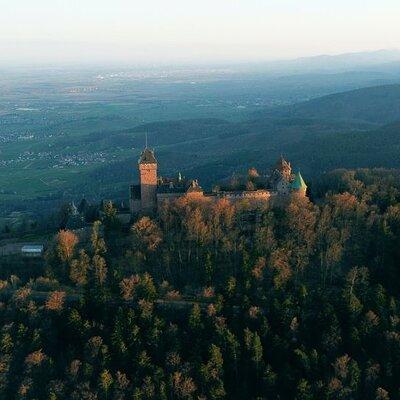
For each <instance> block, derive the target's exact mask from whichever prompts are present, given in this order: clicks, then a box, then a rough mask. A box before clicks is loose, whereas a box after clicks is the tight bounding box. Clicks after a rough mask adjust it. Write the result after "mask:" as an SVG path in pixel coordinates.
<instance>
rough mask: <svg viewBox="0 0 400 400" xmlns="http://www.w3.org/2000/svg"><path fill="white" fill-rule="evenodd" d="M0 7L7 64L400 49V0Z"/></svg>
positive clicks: (20, 1) (225, 59) (0, 41)
mask: <svg viewBox="0 0 400 400" xmlns="http://www.w3.org/2000/svg"><path fill="white" fill-rule="evenodd" d="M0 4H1V13H0V51H1V54H2V57H1V58H0V64H1V65H6V64H7V65H13V64H15V65H22V64H32V65H40V64H54V65H59V64H64V63H67V64H68V63H69V64H95V63H125V64H132V63H134V64H159V65H162V64H205V63H234V62H266V61H275V60H288V59H295V58H299V57H310V56H317V55H321V54H324V55H335V54H342V53H352V52H364V51H374V50H379V49H399V48H400V25H399V24H398V21H397V19H398V18H397V16H398V15H400V4H399V3H398V2H396V1H394V0H383V1H376V0H363V1H361V0H352V1H347V2H346V1H344V0H340V1H336V2H334V3H333V2H331V1H327V0H322V1H321V0H319V1H317V0H311V1H309V2H307V4H299V3H298V2H296V1H294V0H282V1H279V2H276V1H261V0H248V1H244V0H238V1H228V0H220V1H218V2H215V1H214V2H213V1H212V0H205V1H203V2H201V4H200V3H199V2H195V1H183V0H172V1H169V2H162V1H161V0H149V1H147V2H145V3H143V2H140V1H136V0H133V1H127V0H115V1H114V2H112V3H110V2H109V1H106V0H98V1H95V0H85V1H81V2H78V1H66V0H53V1H50V0H38V1H36V2H30V1H28V0H14V1H7V0H3V1H0Z"/></svg>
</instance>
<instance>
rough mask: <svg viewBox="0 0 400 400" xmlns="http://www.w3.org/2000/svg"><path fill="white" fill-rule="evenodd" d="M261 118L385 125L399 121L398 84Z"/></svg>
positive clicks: (328, 98) (318, 100) (287, 108)
mask: <svg viewBox="0 0 400 400" xmlns="http://www.w3.org/2000/svg"><path fill="white" fill-rule="evenodd" d="M265 115H267V116H270V117H277V116H278V117H281V118H282V117H284V118H313V119H319V120H325V119H326V120H336V121H338V120H348V121H352V122H357V121H358V122H361V121H363V122H369V123H373V124H388V123H392V122H395V121H398V120H400V84H394V85H384V86H374V87H367V88H362V89H356V90H351V91H348V92H342V93H336V94H331V95H328V96H324V97H318V98H316V99H312V100H309V101H306V102H302V103H298V104H294V105H290V106H285V107H280V108H277V109H275V110H272V111H271V110H269V111H267V112H266V113H265Z"/></svg>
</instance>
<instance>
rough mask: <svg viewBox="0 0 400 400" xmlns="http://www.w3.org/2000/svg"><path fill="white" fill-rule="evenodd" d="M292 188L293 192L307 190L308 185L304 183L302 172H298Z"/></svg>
mask: <svg viewBox="0 0 400 400" xmlns="http://www.w3.org/2000/svg"><path fill="white" fill-rule="evenodd" d="M290 187H291V188H292V189H293V190H307V185H306V183H305V182H304V179H303V177H302V176H301V174H300V171H299V172H297V174H296V176H295V178H294V181H293V182H292V184H291V185H290Z"/></svg>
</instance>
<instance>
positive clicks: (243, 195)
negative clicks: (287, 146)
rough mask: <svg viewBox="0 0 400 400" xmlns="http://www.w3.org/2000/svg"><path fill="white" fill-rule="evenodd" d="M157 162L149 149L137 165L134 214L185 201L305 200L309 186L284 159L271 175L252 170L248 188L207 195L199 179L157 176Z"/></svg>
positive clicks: (131, 203) (229, 189) (247, 182)
mask: <svg viewBox="0 0 400 400" xmlns="http://www.w3.org/2000/svg"><path fill="white" fill-rule="evenodd" d="M157 167H158V163H157V159H156V157H155V155H154V151H153V150H150V149H149V148H148V147H147V146H146V148H145V149H144V150H143V152H142V153H141V156H140V158H139V161H138V168H139V180H140V181H139V184H138V185H131V187H130V211H131V214H137V213H151V212H153V211H155V210H157V209H158V208H159V207H160V206H161V205H162V204H163V202H165V201H168V200H173V199H177V198H179V197H186V198H188V199H191V200H196V201H216V200H218V199H221V198H226V199H228V200H230V201H237V200H243V199H247V200H249V201H251V202H258V203H260V202H261V203H263V202H268V201H271V200H272V201H276V200H282V199H285V198H288V197H289V196H291V195H296V196H301V197H305V196H306V191H307V185H306V184H305V182H304V180H303V178H302V176H301V174H300V172H297V173H296V174H293V173H292V167H291V165H290V163H289V162H287V161H286V160H285V159H284V158H283V157H282V156H281V157H280V159H279V160H278V162H277V163H276V165H275V166H274V167H273V168H272V170H271V171H270V173H269V174H265V175H259V174H258V172H257V171H256V170H255V169H254V168H252V169H250V170H249V173H248V178H247V181H246V183H245V184H242V185H240V182H238V183H237V185H236V187H228V188H223V189H214V190H213V191H212V192H205V191H204V190H203V189H202V187H201V186H200V185H199V183H198V181H197V180H196V179H192V180H188V179H185V178H183V177H182V176H181V174H178V176H177V177H175V178H165V177H160V176H158V173H157Z"/></svg>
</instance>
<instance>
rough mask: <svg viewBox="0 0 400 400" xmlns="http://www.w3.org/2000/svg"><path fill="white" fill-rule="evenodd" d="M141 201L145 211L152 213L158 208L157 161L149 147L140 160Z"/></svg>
mask: <svg viewBox="0 0 400 400" xmlns="http://www.w3.org/2000/svg"><path fill="white" fill-rule="evenodd" d="M138 167H139V179H140V199H141V208H142V210H143V211H152V210H154V209H155V208H156V206H157V160H156V158H155V156H154V152H153V151H152V150H150V149H148V148H147V147H146V148H145V149H144V150H143V152H142V154H141V156H140V158H139V163H138Z"/></svg>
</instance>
